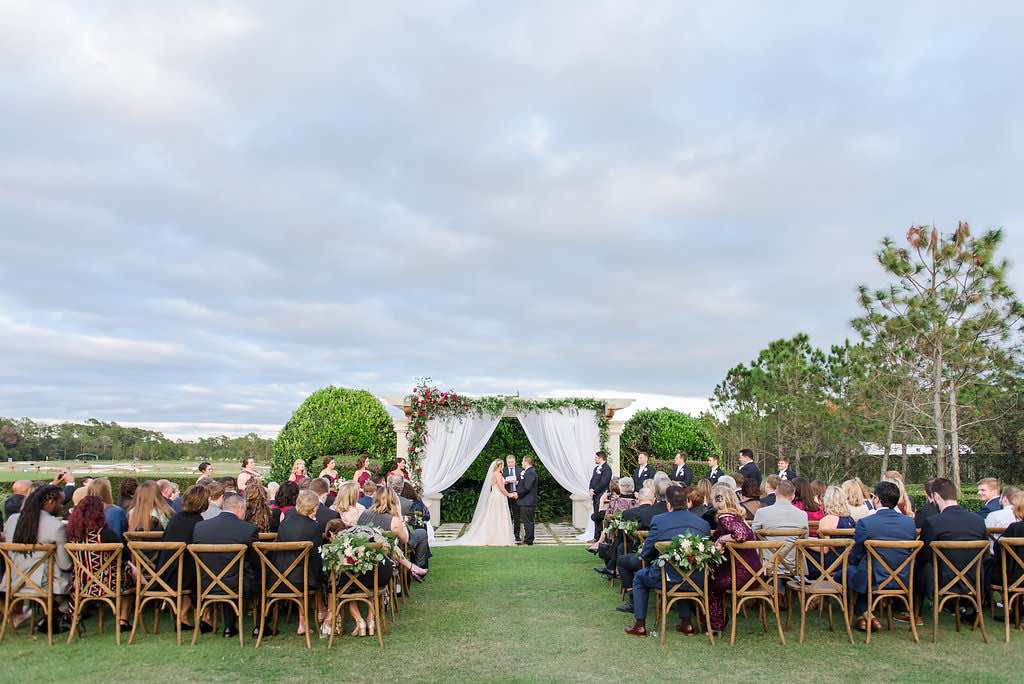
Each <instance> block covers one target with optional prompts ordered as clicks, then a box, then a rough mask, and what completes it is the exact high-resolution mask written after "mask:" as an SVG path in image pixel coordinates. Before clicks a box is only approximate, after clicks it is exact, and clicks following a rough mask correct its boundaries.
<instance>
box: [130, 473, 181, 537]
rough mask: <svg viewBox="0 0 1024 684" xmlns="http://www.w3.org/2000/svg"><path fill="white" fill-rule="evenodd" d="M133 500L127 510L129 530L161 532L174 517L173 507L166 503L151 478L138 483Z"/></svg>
mask: <svg viewBox="0 0 1024 684" xmlns="http://www.w3.org/2000/svg"><path fill="white" fill-rule="evenodd" d="M133 501H134V505H133V506H132V509H131V510H130V511H128V531H129V532H152V531H159V532H163V529H164V527H165V526H166V525H167V523H168V522H169V521H170V519H171V518H173V517H174V509H173V508H171V507H170V506H168V505H167V502H166V501H165V500H164V497H163V496H161V494H160V488H159V487H158V486H157V484H156V482H154V481H153V480H146V481H145V482H143V483H142V484H141V485H139V488H138V489H137V490H136V491H135V497H134V499H133Z"/></svg>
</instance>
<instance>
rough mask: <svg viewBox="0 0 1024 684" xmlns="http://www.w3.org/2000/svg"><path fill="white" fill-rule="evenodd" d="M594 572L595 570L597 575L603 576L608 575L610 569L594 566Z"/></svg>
mask: <svg viewBox="0 0 1024 684" xmlns="http://www.w3.org/2000/svg"><path fill="white" fill-rule="evenodd" d="M594 572H596V573H597V574H598V575H604V576H605V577H608V576H610V575H611V574H612V572H611V570H609V569H608V568H594Z"/></svg>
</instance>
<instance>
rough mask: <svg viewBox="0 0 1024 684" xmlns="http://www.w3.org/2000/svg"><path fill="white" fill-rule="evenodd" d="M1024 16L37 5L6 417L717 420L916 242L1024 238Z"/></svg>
mask: <svg viewBox="0 0 1024 684" xmlns="http://www.w3.org/2000/svg"><path fill="white" fill-rule="evenodd" d="M1022 14H1024V11H1022V10H1021V9H1020V7H1019V6H1018V5H1016V4H1013V3H1006V4H992V3H990V4H988V5H986V7H985V11H984V12H969V13H968V12H964V11H962V8H961V7H959V6H957V5H955V4H949V5H945V4H942V3H939V4H938V5H937V4H935V3H928V4H923V3H922V4H913V3H910V4H904V5H900V6H898V7H895V8H893V7H886V8H871V7H863V6H862V5H860V4H857V3H850V4H840V3H829V4H827V5H821V4H815V3H808V4H805V5H802V6H794V5H793V4H792V3H790V4H787V5H785V7H783V6H782V5H777V6H774V7H772V6H768V5H760V6H755V5H750V4H749V3H739V4H732V3H716V4H715V6H714V7H707V6H705V5H702V4H692V5H684V4H681V3H645V4H644V5H643V6H642V7H639V6H633V5H628V4H620V3H609V4H605V5H600V6H596V7H595V6H587V7H585V8H584V7H582V6H572V5H557V6H555V7H551V6H548V5H545V4H543V3H538V4H534V5H527V6H522V5H515V6H512V5H509V6H498V5H494V4H493V3H480V4H473V3H465V2H450V3H433V4H431V5H430V6H422V7H417V6H408V5H386V4H385V5H376V6H374V7H369V6H336V7H332V8H329V9H325V8H324V7H323V6H322V5H307V6H303V5H299V6H296V5H294V4H289V5H288V6H284V5H281V4H279V3H221V4H216V5H212V4H209V3H175V5H174V6H173V7H156V6H152V7H139V8H133V9H126V8H125V7H124V6H123V4H117V3H113V4H109V5H104V4H96V3H81V4H79V3H66V4H60V3H57V4H53V5H52V6H51V7H50V8H48V10H47V12H45V13H43V12H41V11H40V10H39V8H38V6H37V5H35V4H34V3H18V2H15V3H6V4H5V5H4V7H3V8H2V9H0V45H4V49H3V53H2V54H3V59H2V61H0V104H2V106H3V111H4V113H5V121H4V126H3V127H2V128H0V248H2V251H0V254H2V255H3V256H2V259H0V328H2V330H3V334H2V335H0V357H2V358H3V359H4V364H3V366H2V368H0V415H29V416H37V417H73V418H82V417H87V416H97V417H100V418H104V419H120V420H131V421H136V422H145V421H150V422H162V423H167V424H179V423H192V424H194V423H209V424H218V425H219V424H226V423H230V424H239V425H242V424H244V425H275V424H280V423H282V422H283V421H284V420H286V419H287V417H288V415H289V413H290V411H291V410H292V409H293V408H294V406H295V405H296V404H297V402H298V401H299V400H300V399H301V398H302V396H304V394H305V393H306V392H308V391H311V390H312V389H314V388H316V387H317V386H320V385H323V384H327V383H341V384H346V385H354V386H362V387H368V388H370V389H372V390H374V391H375V392H377V393H379V394H388V393H395V392H401V391H403V390H405V389H407V388H408V387H409V386H410V385H411V384H412V382H413V380H414V378H416V377H418V376H423V375H429V376H432V377H433V378H434V379H435V380H436V381H438V382H440V383H442V384H445V385H451V386H454V387H456V388H459V389H462V390H465V391H472V392H494V391H502V392H510V391H520V392H522V393H524V394H534V393H550V392H551V391H555V390H557V389H559V388H570V387H571V388H577V389H578V388H588V387H590V388H607V387H614V388H621V389H622V391H624V392H634V393H643V394H652V395H654V394H665V395H674V396H696V397H705V396H707V395H708V393H709V392H710V390H711V388H712V387H713V386H714V384H715V383H716V382H717V381H719V380H720V379H721V377H722V376H723V374H724V372H725V370H726V369H727V368H729V367H730V366H732V365H734V364H735V363H738V362H740V361H743V360H747V359H749V358H751V357H752V356H753V355H755V354H756V352H757V350H759V349H760V348H761V347H763V346H764V345H765V344H766V343H767V342H768V341H769V340H770V339H773V338H775V337H779V336H786V335H791V334H793V333H795V332H796V331H798V330H803V331H806V332H808V333H810V334H811V335H812V337H813V339H814V340H815V341H816V342H817V343H819V344H828V343H831V342H835V341H839V340H841V339H842V338H844V337H846V336H848V335H849V334H850V331H849V329H848V327H847V326H846V322H847V320H848V319H849V318H851V317H852V316H854V315H855V314H856V307H855V300H854V288H855V285H856V283H857V282H859V281H872V280H877V279H878V275H879V274H878V272H877V269H876V267H875V266H874V264H873V261H872V252H873V250H874V249H875V248H876V246H877V243H878V239H879V238H880V237H881V235H882V234H886V233H888V234H892V235H897V236H898V235H900V234H901V233H902V232H903V231H904V230H905V228H906V226H908V225H909V224H911V223H918V222H930V221H935V222H937V223H938V224H939V225H941V226H946V227H947V228H948V227H949V226H951V225H952V224H953V223H954V222H955V221H956V220H958V219H961V218H964V219H969V220H971V221H973V222H974V223H975V225H976V226H977V227H978V228H982V227H986V226H995V225H1004V226H1006V227H1007V228H1008V229H1010V230H1011V231H1012V230H1013V229H1015V228H1016V226H1017V225H1019V224H1020V223H1021V220H1022V219H1024V210H1022V206H1021V199H1020V192H1019V186H1020V172H1019V166H1020V161H1021V159H1022V158H1024V154H1022V152H1024V128H1022V126H1024V124H1022V123H1021V122H1022V121H1024V117H1022V114H1024V112H1022V109H1024V106H1022V105H1024V98H1022V96H1021V95H1020V93H1019V92H1018V91H1019V88H1017V87H1016V84H1017V81H1018V80H1019V73H1018V65H1019V64H1020V63H1021V62H1022V61H1024V59H1022V58H1024V54H1022V48H1021V47H1020V41H1019V40H1018V36H1017V35H1016V27H1017V26H1019V25H1020V20H1021V19H1022V18H1024V17H1022ZM1022 252H1024V242H1022V240H1021V238H1020V237H1019V233H1014V232H1011V233H1010V234H1009V236H1008V243H1007V252H1006V253H1007V255H1008V256H1010V257H1011V258H1013V259H1015V260H1019V257H1020V256H1021V254H1022ZM1022 278H1024V276H1022V272H1021V271H1020V270H1019V269H1018V270H1015V271H1013V273H1012V279H1013V282H1014V283H1015V284H1016V285H1017V286H1018V289H1024V287H1022V286H1024V281H1022ZM616 391H618V390H616Z"/></svg>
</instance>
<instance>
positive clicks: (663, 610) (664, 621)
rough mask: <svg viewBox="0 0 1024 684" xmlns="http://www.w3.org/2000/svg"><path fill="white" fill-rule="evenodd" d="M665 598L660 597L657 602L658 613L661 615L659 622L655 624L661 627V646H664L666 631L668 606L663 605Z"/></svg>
mask: <svg viewBox="0 0 1024 684" xmlns="http://www.w3.org/2000/svg"><path fill="white" fill-rule="evenodd" d="M665 603H666V597H665V595H664V594H662V595H661V598H660V600H659V601H658V609H659V610H658V612H659V613H660V614H661V615H660V617H661V621H660V622H659V623H657V624H659V625H661V645H662V646H664V645H665V631H666V630H667V629H668V606H667V605H665Z"/></svg>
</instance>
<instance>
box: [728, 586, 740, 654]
mask: <svg viewBox="0 0 1024 684" xmlns="http://www.w3.org/2000/svg"><path fill="white" fill-rule="evenodd" d="M739 617H740V615H739V610H737V608H736V594H735V592H734V593H733V597H732V624H730V625H729V645H730V646H733V645H735V644H736V622H737V621H738V620H739Z"/></svg>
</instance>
